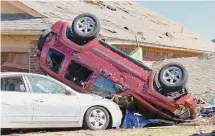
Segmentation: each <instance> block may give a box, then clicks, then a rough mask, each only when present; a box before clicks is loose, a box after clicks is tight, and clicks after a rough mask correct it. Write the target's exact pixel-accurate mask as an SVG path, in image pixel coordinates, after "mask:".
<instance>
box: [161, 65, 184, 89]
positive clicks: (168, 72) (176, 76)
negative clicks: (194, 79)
mask: <svg viewBox="0 0 215 136" xmlns="http://www.w3.org/2000/svg"><path fill="white" fill-rule="evenodd" d="M158 79H159V82H160V84H161V86H162V87H164V88H166V89H169V90H176V89H181V88H183V87H184V86H185V85H186V83H187V80H188V73H187V70H186V69H185V67H184V66H183V65H182V64H180V63H169V64H166V65H164V66H163V67H162V68H161V70H160V71H159V75H158Z"/></svg>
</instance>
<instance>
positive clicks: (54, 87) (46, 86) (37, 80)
mask: <svg viewBox="0 0 215 136" xmlns="http://www.w3.org/2000/svg"><path fill="white" fill-rule="evenodd" d="M27 78H28V80H29V82H30V84H31V87H32V91H33V92H34V93H46V94H65V93H66V91H65V88H64V87H63V86H61V85H60V84H57V83H56V82H54V81H51V80H49V79H46V78H42V77H37V76H27Z"/></svg>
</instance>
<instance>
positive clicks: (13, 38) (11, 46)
mask: <svg viewBox="0 0 215 136" xmlns="http://www.w3.org/2000/svg"><path fill="white" fill-rule="evenodd" d="M38 37H39V36H34V35H32V36H31V35H2V36H1V51H2V52H29V50H30V46H31V45H32V42H33V41H35V40H38Z"/></svg>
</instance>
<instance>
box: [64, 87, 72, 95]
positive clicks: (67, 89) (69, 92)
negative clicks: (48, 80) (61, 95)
mask: <svg viewBox="0 0 215 136" xmlns="http://www.w3.org/2000/svg"><path fill="white" fill-rule="evenodd" d="M71 94H72V92H71V91H70V88H69V87H66V88H65V95H71Z"/></svg>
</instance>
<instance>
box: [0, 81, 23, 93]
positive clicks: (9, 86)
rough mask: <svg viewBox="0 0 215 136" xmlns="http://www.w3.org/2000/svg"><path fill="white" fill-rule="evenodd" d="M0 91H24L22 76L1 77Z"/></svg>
mask: <svg viewBox="0 0 215 136" xmlns="http://www.w3.org/2000/svg"><path fill="white" fill-rule="evenodd" d="M1 90H2V91H14V92H15V91H16V92H25V91H26V89H25V85H24V82H23V80H22V77H5V78H1Z"/></svg>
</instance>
